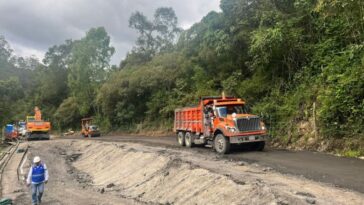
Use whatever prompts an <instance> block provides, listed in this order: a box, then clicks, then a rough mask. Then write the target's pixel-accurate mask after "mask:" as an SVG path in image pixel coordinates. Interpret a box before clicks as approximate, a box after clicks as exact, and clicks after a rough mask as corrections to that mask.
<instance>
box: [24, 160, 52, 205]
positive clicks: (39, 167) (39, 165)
mask: <svg viewBox="0 0 364 205" xmlns="http://www.w3.org/2000/svg"><path fill="white" fill-rule="evenodd" d="M47 182H48V170H47V166H46V164H45V163H44V162H42V161H41V160H40V157H39V156H36V157H34V159H33V165H32V167H31V168H30V169H29V173H28V178H27V185H28V186H30V185H31V187H32V204H33V205H39V204H40V203H41V202H42V195H43V192H44V184H46V183H47Z"/></svg>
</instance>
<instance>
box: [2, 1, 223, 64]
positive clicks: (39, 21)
mask: <svg viewBox="0 0 364 205" xmlns="http://www.w3.org/2000/svg"><path fill="white" fill-rule="evenodd" d="M162 6H167V7H172V8H173V9H174V10H175V12H176V15H177V17H178V19H179V25H180V26H181V27H183V28H184V29H186V28H188V27H190V26H191V25H192V24H194V23H196V22H198V21H199V20H200V19H201V18H202V17H203V16H205V15H206V14H207V13H208V12H210V11H212V10H215V11H219V0H184V1H181V0H93V1H90V0H62V1H60V0H42V1H39V0H11V1H5V0H4V1H0V35H4V36H5V38H6V39H7V41H9V43H10V44H11V45H12V47H13V48H14V50H15V52H16V54H17V55H29V54H34V55H36V56H38V57H40V56H42V55H41V54H43V55H44V53H45V52H46V51H47V49H48V48H49V47H51V46H53V45H56V44H60V43H62V42H64V41H65V40H66V39H79V38H81V37H82V36H84V35H85V32H86V31H87V30H89V29H90V28H91V27H97V26H104V27H105V28H106V30H107V32H108V33H109V35H110V36H111V38H112V41H111V42H112V45H113V46H114V47H115V49H116V53H115V55H114V56H113V58H112V63H113V64H118V63H119V62H120V60H121V59H123V58H124V57H125V54H126V53H127V52H128V51H129V50H130V49H131V48H132V46H133V45H134V42H135V40H136V33H135V32H134V31H133V30H132V29H130V28H129V27H128V19H129V17H130V15H131V14H132V13H133V12H134V11H140V12H142V13H144V14H145V15H147V16H148V17H152V16H153V13H154V11H155V9H157V8H158V7H162ZM33 52H34V53H33Z"/></svg>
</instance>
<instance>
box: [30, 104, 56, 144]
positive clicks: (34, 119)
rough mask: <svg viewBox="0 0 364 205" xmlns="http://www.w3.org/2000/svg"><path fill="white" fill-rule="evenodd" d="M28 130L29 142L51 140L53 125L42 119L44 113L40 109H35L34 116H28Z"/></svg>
mask: <svg viewBox="0 0 364 205" xmlns="http://www.w3.org/2000/svg"><path fill="white" fill-rule="evenodd" d="M26 129H27V134H26V137H27V139H28V140H32V139H46V140H49V139H50V136H49V132H50V130H51V123H50V122H47V121H44V120H43V119H42V112H41V111H40V109H39V108H38V107H35V108H34V116H27V121H26Z"/></svg>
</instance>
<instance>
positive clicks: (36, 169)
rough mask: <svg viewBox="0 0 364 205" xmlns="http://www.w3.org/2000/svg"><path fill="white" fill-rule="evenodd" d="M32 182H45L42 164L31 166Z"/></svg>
mask: <svg viewBox="0 0 364 205" xmlns="http://www.w3.org/2000/svg"><path fill="white" fill-rule="evenodd" d="M32 169H33V170H32V182H34V183H41V182H44V180H45V169H44V166H43V164H40V165H38V166H33V168H32Z"/></svg>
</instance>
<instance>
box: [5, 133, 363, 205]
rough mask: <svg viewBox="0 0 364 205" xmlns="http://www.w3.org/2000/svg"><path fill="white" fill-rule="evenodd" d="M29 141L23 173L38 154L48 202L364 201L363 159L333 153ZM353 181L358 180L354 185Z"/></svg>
mask: <svg viewBox="0 0 364 205" xmlns="http://www.w3.org/2000/svg"><path fill="white" fill-rule="evenodd" d="M26 144H29V151H28V154H27V156H26V161H25V163H24V167H23V169H24V170H26V171H27V170H28V169H29V165H30V160H31V159H32V158H33V157H34V156H35V155H40V156H41V158H42V159H43V160H44V161H45V162H46V163H47V166H48V169H49V171H50V181H49V183H48V184H47V185H46V193H45V195H44V200H43V203H42V204H45V205H47V204H49V205H53V204H81V205H83V204H85V205H86V204H95V205H96V204H97V205H98V204H100V205H101V204H105V205H108V204H280V205H281V204H363V202H364V194H363V190H362V187H361V186H363V184H361V185H360V181H361V180H363V177H362V175H363V171H361V170H363V164H362V161H357V160H354V161H352V159H346V158H337V157H333V156H330V155H324V154H318V153H310V152H288V151H282V150H271V149H268V150H267V151H265V152H262V153H260V152H252V151H244V150H242V151H241V150H235V152H233V153H232V154H230V155H226V156H223V157H222V156H219V155H217V154H215V153H214V152H212V151H211V150H210V149H209V148H193V149H192V150H190V149H187V148H181V147H178V146H176V144H175V139H174V138H172V137H153V138H151V137H140V136H123V137H121V136H103V137H101V138H93V139H82V138H78V137H73V138H72V137H67V138H65V139H56V140H50V141H34V142H29V143H28V142H26ZM15 156H16V155H15ZM18 158H19V157H18ZM12 162H13V163H12V164H14V165H12V166H11V167H8V168H7V176H8V177H9V179H11V178H16V170H15V171H14V172H11V169H14V167H16V166H15V165H16V164H18V163H19V162H16V159H14V160H13V161H12ZM336 163H339V164H336ZM341 165H342V166H346V167H341ZM306 166H314V167H306ZM316 166H333V168H339V170H336V171H332V169H330V167H321V168H318V167H316ZM12 167H13V168H12ZM302 169H304V170H302ZM353 169H357V170H353ZM337 173H345V174H344V177H343V179H340V180H339V181H330V180H329V177H333V178H334V177H335V174H337ZM350 174H357V176H351V177H350ZM301 175H302V176H301ZM323 176H325V177H323ZM311 177H312V178H311ZM315 178H316V179H319V180H316V179H315ZM352 178H356V180H357V181H359V182H353V184H354V185H353V184H351V183H352V180H353V179H352ZM319 181H323V182H324V183H322V182H319ZM333 183H342V184H344V185H348V186H342V185H341V186H339V187H338V186H335V185H334V184H333ZM349 185H350V186H349ZM357 185H358V186H357ZM1 186H2V193H3V196H6V194H8V196H10V197H12V198H14V199H15V204H30V193H29V192H30V190H29V188H27V187H26V186H25V185H24V183H23V182H22V181H20V182H17V181H16V182H14V183H13V184H12V183H9V180H8V181H7V183H4V182H2V183H1ZM19 187H20V188H19ZM342 187H345V188H342ZM352 187H355V189H354V188H352ZM4 190H6V193H4ZM12 193H16V194H12ZM4 194H5V195H4Z"/></svg>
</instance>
